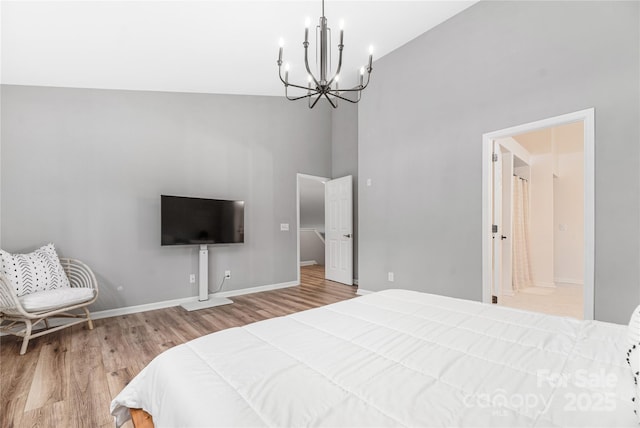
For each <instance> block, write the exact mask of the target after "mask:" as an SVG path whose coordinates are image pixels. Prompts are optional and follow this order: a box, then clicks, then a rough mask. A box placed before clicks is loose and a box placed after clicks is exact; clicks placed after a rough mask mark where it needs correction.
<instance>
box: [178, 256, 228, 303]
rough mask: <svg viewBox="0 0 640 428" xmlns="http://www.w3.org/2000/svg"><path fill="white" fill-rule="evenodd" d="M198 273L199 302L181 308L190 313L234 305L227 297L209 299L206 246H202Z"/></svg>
mask: <svg viewBox="0 0 640 428" xmlns="http://www.w3.org/2000/svg"><path fill="white" fill-rule="evenodd" d="M198 271H199V275H198V301H197V302H187V303H183V304H182V305H180V306H182V307H183V308H185V309H186V310H188V311H197V310H198V309H206V308H213V307H215V306H222V305H229V304H231V303H233V301H232V300H230V299H227V298H226V297H209V249H208V248H207V246H206V245H200V257H199V269H198Z"/></svg>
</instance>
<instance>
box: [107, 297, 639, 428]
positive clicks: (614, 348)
mask: <svg viewBox="0 0 640 428" xmlns="http://www.w3.org/2000/svg"><path fill="white" fill-rule="evenodd" d="M625 344H626V328H625V326H620V325H615V324H608V323H602V322H597V321H576V320H572V319H569V318H560V317H553V316H547V315H541V314H534V313H529V312H524V311H518V310H513V309H508V308H503V307H496V306H491V305H485V304H481V303H478V302H471V301H466V300H459V299H452V298H448V297H442V296H435V295H430V294H424V293H418V292H412V291H405V290H388V291H383V292H379V293H374V294H370V295H367V296H363V297H359V298H355V299H352V300H348V301H344V302H340V303H336V304H333V305H329V306H325V307H321V308H317V309H312V310H309V311H305V312H300V313H296V314H292V315H289V316H286V317H281V318H275V319H271V320H266V321H262V322H258V323H255V324H250V325H247V326H244V327H240V328H232V329H228V330H224V331H220V332H217V333H213V334H211V335H208V336H204V337H201V338H198V339H195V340H193V341H191V342H188V343H185V344H183V345H180V346H176V347H175V348H172V349H170V350H168V351H166V352H164V353H163V354H161V355H159V356H158V357H157V358H156V359H154V360H153V361H152V362H151V363H150V364H149V365H148V366H147V367H146V368H145V369H144V370H142V371H141V372H140V374H138V376H136V377H135V378H134V379H133V380H132V381H131V383H130V384H129V385H128V386H127V387H125V388H124V389H123V390H122V392H121V393H120V394H119V395H118V396H117V397H116V398H115V399H114V400H113V402H112V403H111V413H112V414H113V415H114V416H115V417H116V424H117V425H118V426H119V425H121V424H122V423H124V422H125V421H126V420H127V419H128V418H129V413H128V408H142V409H144V410H145V411H147V412H148V413H150V414H151V415H152V416H153V420H154V423H155V426H156V428H161V427H178V426H180V427H209V426H226V427H229V426H272V427H288V426H332V427H333V426H336V427H337V426H345V427H346V426H349V427H355V426H421V427H423V426H503V427H516V426H527V427H542V426H594V427H622V426H628V427H633V426H635V427H637V426H638V425H637V421H636V420H635V416H634V414H633V410H632V406H631V397H632V396H633V390H632V384H631V382H632V379H631V373H630V368H629V367H628V366H627V364H626V361H625V352H626V348H625Z"/></svg>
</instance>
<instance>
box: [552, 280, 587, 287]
mask: <svg viewBox="0 0 640 428" xmlns="http://www.w3.org/2000/svg"><path fill="white" fill-rule="evenodd" d="M553 280H554V281H555V283H556V284H559V283H560V284H575V285H584V281H583V280H581V279H576V278H554V279H553ZM556 286H557V285H556Z"/></svg>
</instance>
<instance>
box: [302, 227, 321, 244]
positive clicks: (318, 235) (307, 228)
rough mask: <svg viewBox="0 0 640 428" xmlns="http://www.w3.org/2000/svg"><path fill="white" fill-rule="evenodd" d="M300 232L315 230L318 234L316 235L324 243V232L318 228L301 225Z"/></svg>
mask: <svg viewBox="0 0 640 428" xmlns="http://www.w3.org/2000/svg"><path fill="white" fill-rule="evenodd" d="M300 232H313V233H315V234H316V236H317V237H318V239H320V240H321V241H322V243H323V244H324V237H323V236H322V234H321V233H320V232H319V231H318V229H314V228H312V227H301V228H300Z"/></svg>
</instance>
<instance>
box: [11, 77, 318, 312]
mask: <svg viewBox="0 0 640 428" xmlns="http://www.w3.org/2000/svg"><path fill="white" fill-rule="evenodd" d="M1 95H2V106H1V107H2V117H1V118H2V164H1V171H0V172H1V177H2V188H1V194H2V212H1V219H2V222H1V227H2V247H3V249H6V250H8V251H13V252H21V251H30V250H32V249H33V248H35V247H38V246H40V245H43V244H46V243H47V242H53V243H55V244H56V246H57V248H58V250H59V252H60V253H61V255H63V256H70V257H76V258H79V259H82V260H83V261H85V262H87V263H88V264H89V265H90V266H91V267H92V268H93V270H94V271H95V272H96V274H97V275H98V277H99V280H100V286H101V289H100V293H101V294H100V298H99V300H98V302H97V303H96V305H95V309H108V308H115V307H122V306H129V305H136V304H142V303H149V302H158V301H163V300H168V299H175V298H181V297H187V296H195V295H196V294H197V291H196V290H197V286H196V285H195V284H194V285H191V284H189V283H188V275H189V274H190V273H196V274H197V271H198V270H197V268H198V265H197V259H198V257H197V248H194V247H161V246H160V194H170V195H187V196H201V197H212V198H223V199H243V200H245V201H246V211H245V230H246V237H245V239H246V243H245V244H242V245H235V246H221V247H210V265H209V266H210V278H211V283H212V284H211V287H215V286H217V284H218V283H219V280H220V279H221V277H222V272H223V271H224V270H225V269H230V270H231V271H232V279H231V280H229V281H227V282H226V284H225V290H234V289H240V288H246V287H253V286H259V285H267V284H275V283H282V282H287V281H295V280H296V276H297V260H296V231H295V223H296V173H297V172H299V171H305V172H307V173H309V174H314V175H320V176H329V175H330V174H331V113H330V112H329V110H328V109H326V108H324V107H319V108H318V107H316V108H315V109H313V110H309V109H307V108H304V106H302V105H300V104H298V103H291V102H288V101H286V100H285V99H284V98H280V97H250V96H224V95H204V94H179V93H155V92H137V91H136V92H133V91H112V90H108V91H107V90H86V89H62V88H43V87H24V86H23V87H21V86H2V94H1ZM280 223H289V224H290V225H291V226H292V227H291V230H290V231H289V232H280V228H279V225H280ZM118 287H123V289H122V290H121V291H118V290H117V288H118Z"/></svg>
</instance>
